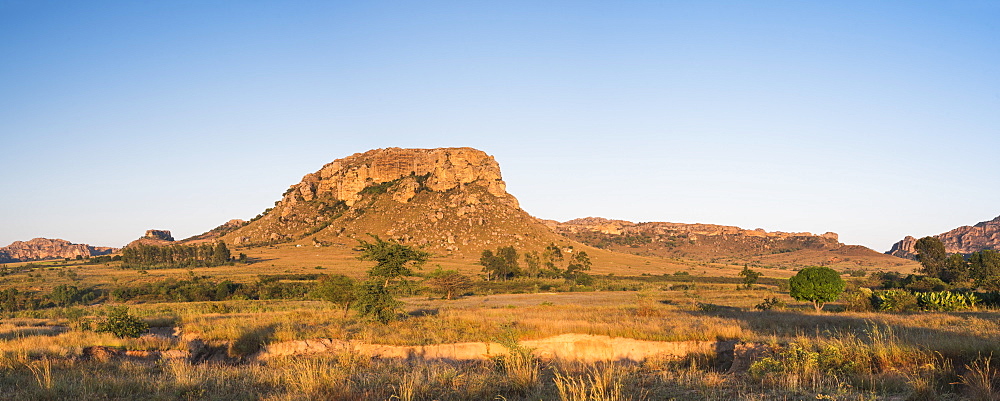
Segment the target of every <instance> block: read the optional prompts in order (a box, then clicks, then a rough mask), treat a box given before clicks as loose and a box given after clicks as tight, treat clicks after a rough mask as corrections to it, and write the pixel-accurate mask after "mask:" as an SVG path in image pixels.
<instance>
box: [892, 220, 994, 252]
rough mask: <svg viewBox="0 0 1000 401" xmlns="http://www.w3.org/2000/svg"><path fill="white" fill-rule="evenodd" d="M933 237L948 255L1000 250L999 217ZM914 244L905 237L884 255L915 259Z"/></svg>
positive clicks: (914, 240) (915, 241) (910, 239)
mask: <svg viewBox="0 0 1000 401" xmlns="http://www.w3.org/2000/svg"><path fill="white" fill-rule="evenodd" d="M934 237H937V238H938V239H940V240H941V242H943V243H944V249H945V251H947V252H949V253H963V254H970V253H974V252H979V251H981V250H984V249H1000V216H998V217H997V218H995V219H993V220H989V221H983V222H980V223H978V224H976V225H974V226H961V227H959V228H956V229H954V230H951V231H948V232H945V233H941V234H938V235H935V236H934ZM916 243H917V239H916V238H913V237H912V236H906V237H905V238H903V240H901V241H899V242H897V243H895V244H893V245H892V248H891V249H889V251H888V252H886V253H887V254H889V255H893V256H897V257H901V258H907V259H915V258H916V257H917V251H916V249H915V248H914V246H915V245H916Z"/></svg>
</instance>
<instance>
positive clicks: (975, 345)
mask: <svg viewBox="0 0 1000 401" xmlns="http://www.w3.org/2000/svg"><path fill="white" fill-rule="evenodd" d="M712 306H715V305H712ZM687 313H690V314H692V315H699V316H715V317H720V318H726V319H733V320H737V321H740V322H742V323H743V324H745V325H746V326H747V327H748V328H749V329H751V330H752V331H753V332H754V333H757V334H758V335H759V336H761V337H766V336H772V335H773V336H776V337H778V338H782V337H784V338H791V337H796V336H812V337H819V338H830V339H832V338H839V337H843V336H844V335H845V334H850V335H854V336H856V337H857V338H859V339H862V340H863V341H872V339H873V336H874V335H875V333H882V334H891V335H892V337H893V339H894V341H896V342H898V343H900V344H903V345H908V346H914V347H918V348H922V349H927V350H931V351H936V352H939V353H941V354H942V355H944V356H947V357H949V358H952V359H956V360H968V359H969V358H974V357H975V356H976V355H978V354H984V355H985V354H990V353H997V352H998V351H1000V345H998V344H1000V342H998V337H1000V333H994V335H992V336H990V335H979V334H976V333H962V332H957V331H949V330H941V329H937V328H931V327H918V326H914V325H907V324H900V323H898V322H892V321H888V319H879V318H878V316H877V315H875V316H872V317H870V318H868V317H864V316H853V315H847V314H840V313H830V312H825V313H820V314H816V313H803V312H800V311H774V310H771V311H746V310H741V309H739V308H727V307H715V308H712V307H708V308H702V309H701V310H700V311H688V312H687ZM949 315H958V316H962V315H972V316H975V317H980V318H984V319H996V318H997V316H998V314H997V313H995V312H993V313H990V312H981V313H980V312H956V313H954V314H949Z"/></svg>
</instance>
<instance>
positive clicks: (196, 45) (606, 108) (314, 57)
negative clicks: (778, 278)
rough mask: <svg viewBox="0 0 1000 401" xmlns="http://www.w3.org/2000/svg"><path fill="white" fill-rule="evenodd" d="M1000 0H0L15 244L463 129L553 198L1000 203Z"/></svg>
mask: <svg viewBox="0 0 1000 401" xmlns="http://www.w3.org/2000/svg"><path fill="white" fill-rule="evenodd" d="M998 145H1000V2H997V1H940V2H928V1H869V0H865V1H798V0H796V1H683V2H672V1H649V2H642V1H605V2H584V1H565V2H562V1H537V0H532V1H523V2H521V1H481V2H480V1H442V2H437V1H413V2H378V1H357V2H336V1H317V2H304V1H273V2H271V1H203V0H197V1H156V2H153V1H121V2H111V1H99V0H94V1H79V2H72V1H44V0H43V1H34V0H24V1H18V0H13V1H11V0H0V170H2V171H3V183H2V187H0V188H2V192H0V195H2V196H0V246H3V245H6V244H9V243H10V242H13V241H15V240H27V239H30V238H34V237H48V238H64V239H67V240H70V241H73V242H78V243H90V244H94V245H104V246H122V245H124V244H125V243H127V242H128V241H130V240H132V239H134V238H137V237H139V236H140V235H142V233H143V232H144V231H145V230H146V229H151V228H157V229H169V230H172V231H173V233H174V236H175V237H177V238H182V237H187V236H190V235H194V234H199V233H202V232H204V231H207V230H209V229H211V228H213V227H215V226H216V225H219V224H221V223H224V222H225V221H227V220H229V219H232V218H242V219H249V218H251V217H253V216H254V215H256V214H258V213H260V212H261V211H262V210H264V209H265V208H267V207H269V206H271V205H272V203H273V202H274V201H276V200H277V199H279V198H280V195H281V193H282V192H284V190H285V189H286V188H287V187H288V186H289V185H292V184H295V183H297V182H298V181H299V180H300V179H301V177H302V176H303V175H305V174H307V173H310V172H313V171H316V170H318V169H319V168H320V167H321V166H322V165H323V164H325V163H328V162H330V161H333V160H334V159H337V158H340V157H344V156H347V155H350V154H353V153H356V152H362V151H365V150H368V149H373V148H381V147H391V146H395V147H425V148H426V147H451V146H472V147H475V148H479V149H482V150H484V151H486V152H487V153H489V154H492V155H494V156H495V157H496V158H497V160H498V161H499V162H500V166H501V168H502V170H503V174H504V179H505V180H506V181H507V184H508V191H509V192H511V193H512V194H513V195H515V196H516V197H517V198H518V199H519V200H520V201H521V206H522V207H523V208H524V209H525V210H526V211H528V212H529V213H531V214H532V215H534V216H537V217H542V218H547V219H555V220H560V221H564V220H569V219H572V218H577V217H586V216H601V217H608V218H618V219H626V220H632V221H670V222H680V223H713V224H724V225H735V226H740V227H743V228H750V229H752V228H758V227H760V228H764V229H766V230H768V231H810V232H816V233H822V232H826V231H833V232H837V233H839V234H840V236H841V241H843V242H845V243H849V244H861V245H866V246H869V247H871V248H873V249H875V250H878V251H885V250H887V249H888V248H889V246H890V245H891V244H892V243H893V242H895V241H897V240H899V239H901V238H902V237H903V236H905V235H914V236H924V235H932V234H937V233H941V232H943V231H947V230H949V229H951V228H954V227H957V226H960V225H966V224H974V223H976V222H979V221H983V220H989V219H992V218H993V217H996V216H997V215H1000V185H998V183H1000V182H998V181H1000V180H998V177H997V174H998V172H1000V158H998V157H997V155H998V149H1000V146H998Z"/></svg>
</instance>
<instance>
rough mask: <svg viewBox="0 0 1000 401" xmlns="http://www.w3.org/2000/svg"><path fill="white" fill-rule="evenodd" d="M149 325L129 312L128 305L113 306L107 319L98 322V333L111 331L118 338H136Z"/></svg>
mask: <svg viewBox="0 0 1000 401" xmlns="http://www.w3.org/2000/svg"><path fill="white" fill-rule="evenodd" d="M148 329H149V325H148V324H146V322H144V321H142V320H141V319H139V318H137V317H135V316H132V315H130V314H129V313H128V307H125V306H118V307H112V308H111V312H110V313H109V314H108V317H107V319H105V320H104V321H102V322H100V323H98V324H97V330H95V331H96V332H98V333H111V334H114V335H115V336H117V337H118V338H125V337H132V338H136V337H139V336H141V335H142V333H145V332H146V330H148Z"/></svg>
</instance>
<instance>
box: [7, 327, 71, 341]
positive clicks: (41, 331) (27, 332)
mask: <svg viewBox="0 0 1000 401" xmlns="http://www.w3.org/2000/svg"><path fill="white" fill-rule="evenodd" d="M67 331H69V328H68V327H64V326H44V327H19V328H16V329H14V330H11V331H8V332H5V333H0V340H3V341H7V340H14V339H18V338H24V337H34V336H46V337H53V336H57V335H59V334H62V333H65V332H67Z"/></svg>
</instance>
